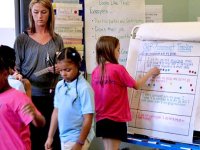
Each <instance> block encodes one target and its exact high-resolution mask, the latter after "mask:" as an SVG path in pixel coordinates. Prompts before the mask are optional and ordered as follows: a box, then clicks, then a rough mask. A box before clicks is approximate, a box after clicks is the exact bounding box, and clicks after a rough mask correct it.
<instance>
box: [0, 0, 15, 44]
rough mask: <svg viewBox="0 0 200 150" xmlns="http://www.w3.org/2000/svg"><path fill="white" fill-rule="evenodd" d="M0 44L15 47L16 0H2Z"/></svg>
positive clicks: (0, 7) (0, 9)
mask: <svg viewBox="0 0 200 150" xmlns="http://www.w3.org/2000/svg"><path fill="white" fill-rule="evenodd" d="M0 2H1V5H0V22H1V23H0V44H4V45H8V46H11V47H13V44H14V41H15V7H14V0H0Z"/></svg>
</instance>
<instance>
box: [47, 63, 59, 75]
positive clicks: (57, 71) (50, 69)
mask: <svg viewBox="0 0 200 150" xmlns="http://www.w3.org/2000/svg"><path fill="white" fill-rule="evenodd" d="M48 71H49V72H51V73H54V71H55V73H56V74H59V73H60V69H59V67H58V65H57V64H55V70H54V66H51V67H48Z"/></svg>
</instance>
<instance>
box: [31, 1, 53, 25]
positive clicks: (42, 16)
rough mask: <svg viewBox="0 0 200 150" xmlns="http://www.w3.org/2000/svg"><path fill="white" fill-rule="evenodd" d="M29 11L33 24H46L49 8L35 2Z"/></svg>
mask: <svg viewBox="0 0 200 150" xmlns="http://www.w3.org/2000/svg"><path fill="white" fill-rule="evenodd" d="M31 11H32V16H33V20H34V21H35V26H46V24H47V21H48V19H49V10H48V9H47V8H45V7H44V6H42V4H40V3H36V4H34V5H33V7H32V10H31Z"/></svg>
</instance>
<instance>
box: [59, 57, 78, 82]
mask: <svg viewBox="0 0 200 150" xmlns="http://www.w3.org/2000/svg"><path fill="white" fill-rule="evenodd" d="M58 65H59V69H60V75H61V76H62V78H63V79H64V80H65V81H67V82H71V81H73V80H74V79H76V78H77V76H78V74H79V68H78V66H77V65H76V64H74V63H72V62H68V61H67V60H62V61H59V62H58Z"/></svg>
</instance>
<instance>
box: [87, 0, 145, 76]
mask: <svg viewBox="0 0 200 150" xmlns="http://www.w3.org/2000/svg"><path fill="white" fill-rule="evenodd" d="M144 20H145V1H144V0H120V1H119V0H85V45H86V65H87V71H88V73H89V74H90V73H91V72H92V70H93V69H94V67H95V66H96V60H95V58H96V56H95V46H96V41H97V39H98V38H99V37H100V36H103V35H111V36H116V37H117V38H119V40H120V47H121V50H120V52H121V55H120V60H119V62H120V63H121V64H123V65H125V64H126V60H127V53H128V45H129V39H130V34H131V30H132V28H133V26H135V25H137V24H141V23H143V22H144Z"/></svg>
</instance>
